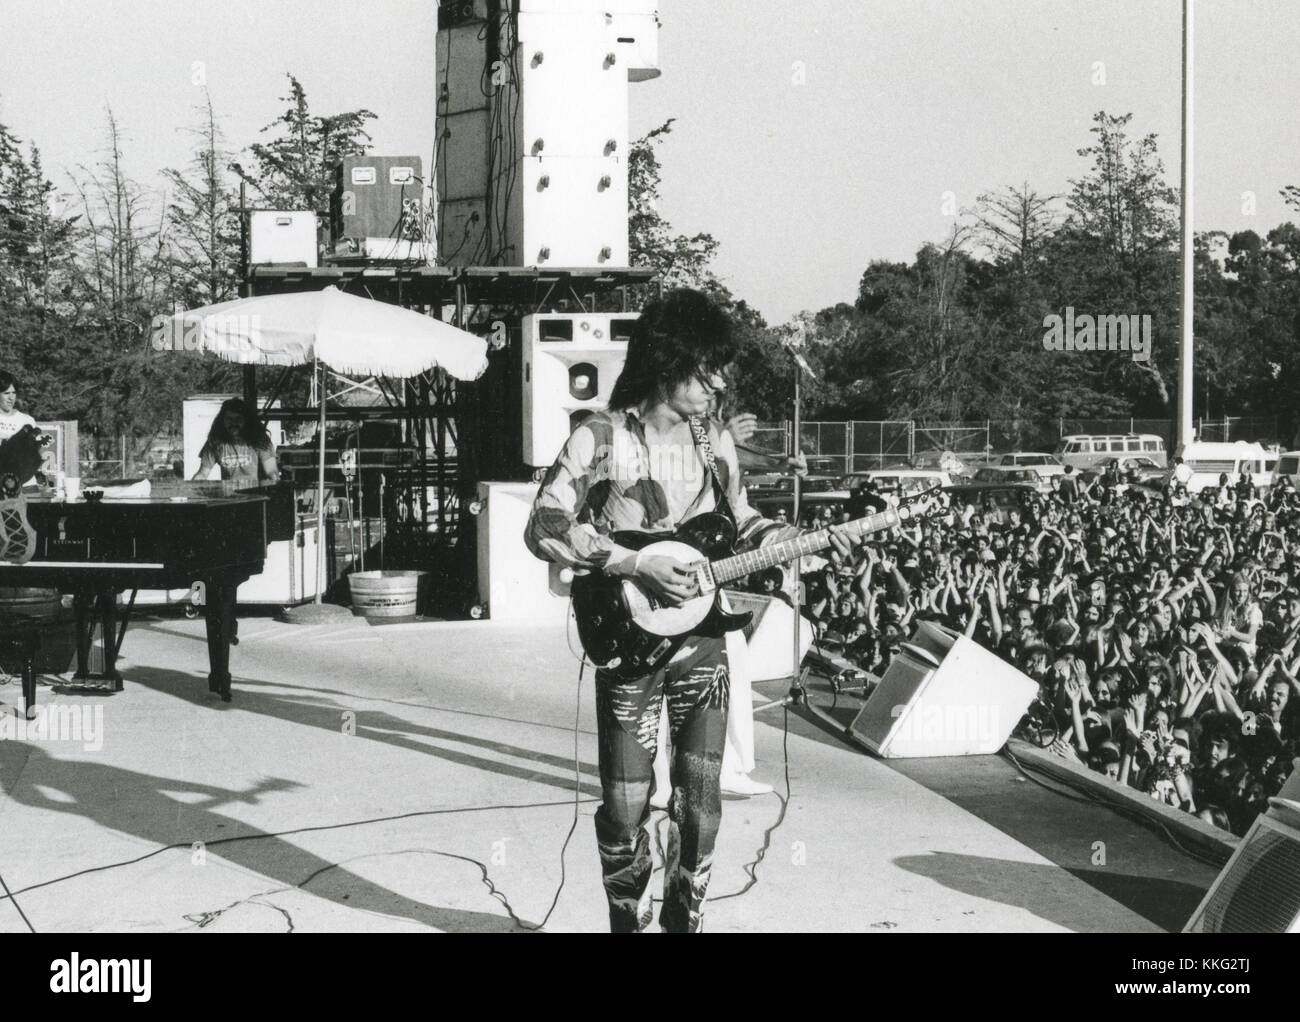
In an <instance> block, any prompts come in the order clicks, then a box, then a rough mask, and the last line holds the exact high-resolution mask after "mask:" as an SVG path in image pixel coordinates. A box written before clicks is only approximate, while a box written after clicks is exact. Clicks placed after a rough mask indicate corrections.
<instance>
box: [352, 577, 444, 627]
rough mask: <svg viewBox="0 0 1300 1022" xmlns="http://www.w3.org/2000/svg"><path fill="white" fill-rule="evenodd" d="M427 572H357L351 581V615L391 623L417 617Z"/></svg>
mask: <svg viewBox="0 0 1300 1022" xmlns="http://www.w3.org/2000/svg"><path fill="white" fill-rule="evenodd" d="M426 574H428V572H424V571H354V572H353V573H352V574H351V575H349V576H348V577H347V578H348V589H349V591H350V592H351V594H352V613H353V614H359V615H361V616H362V617H366V618H376V619H378V620H381V621H391V620H393V619H394V618H408V617H415V603H416V597H417V596H418V595H419V592H420V579H422V578H423V577H424V576H425V575H426Z"/></svg>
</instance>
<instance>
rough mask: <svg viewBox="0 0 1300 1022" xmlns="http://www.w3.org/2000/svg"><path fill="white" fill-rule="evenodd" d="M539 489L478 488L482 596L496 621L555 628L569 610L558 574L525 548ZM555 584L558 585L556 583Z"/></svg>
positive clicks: (492, 485) (487, 485)
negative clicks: (560, 593)
mask: <svg viewBox="0 0 1300 1022" xmlns="http://www.w3.org/2000/svg"><path fill="white" fill-rule="evenodd" d="M537 490H538V487H537V484H536V483H479V484H478V504H479V512H478V591H479V599H480V601H481V602H485V603H486V604H487V612H488V617H490V618H491V619H492V620H493V621H520V622H538V623H553V622H557V621H563V620H564V617H565V614H566V613H567V611H568V608H569V602H568V597H567V594H565V595H558V594H557V593H555V592H552V585H553V584H554V586H555V589H557V590H560V591H561V592H562V589H561V586H560V585H559V582H558V577H557V576H558V572H556V571H553V570H552V568H551V566H550V565H549V564H548V563H547V562H546V561H542V560H539V559H538V558H536V557H534V556H533V555H532V553H531V552H530V551H529V550H528V547H527V546H525V545H524V529H525V528H526V527H527V525H528V516H529V514H530V512H531V511H532V509H533V501H534V500H535V499H536V497H537ZM553 578H555V582H554V583H553V581H552V580H553Z"/></svg>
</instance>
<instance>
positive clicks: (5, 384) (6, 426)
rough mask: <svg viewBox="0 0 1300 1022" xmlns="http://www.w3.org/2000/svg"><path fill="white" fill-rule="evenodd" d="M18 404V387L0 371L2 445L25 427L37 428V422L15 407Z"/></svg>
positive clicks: (0, 434) (10, 377)
mask: <svg viewBox="0 0 1300 1022" xmlns="http://www.w3.org/2000/svg"><path fill="white" fill-rule="evenodd" d="M17 403H18V387H17V384H16V383H15V382H14V378H13V377H12V376H11V375H9V374H8V373H6V372H3V371H0V443H3V442H4V441H6V440H8V439H9V438H10V437H11V436H13V435H14V434H15V433H17V432H18V431H19V430H20V429H22V428H23V427H24V426H35V425H36V420H35V419H33V418H32V417H31V416H30V415H28V414H27V413H26V412H20V411H18V409H17V408H15V407H14V406H15V405H17Z"/></svg>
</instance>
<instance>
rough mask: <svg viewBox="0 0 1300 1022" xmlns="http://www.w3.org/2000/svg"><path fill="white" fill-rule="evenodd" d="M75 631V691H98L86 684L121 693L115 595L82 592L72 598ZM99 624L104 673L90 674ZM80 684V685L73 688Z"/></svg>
mask: <svg viewBox="0 0 1300 1022" xmlns="http://www.w3.org/2000/svg"><path fill="white" fill-rule="evenodd" d="M72 606H73V609H74V611H75V612H76V627H77V673H76V674H75V675H73V679H72V680H73V682H74V687H86V688H100V687H101V686H98V685H85V684H84V683H85V682H89V681H108V682H112V686H113V691H114V692H121V691H122V676H121V675H120V674H118V673H117V593H116V592H115V591H114V590H112V589H99V590H95V591H94V592H89V591H82V592H78V593H76V594H75V595H74V596H73V600H72ZM96 624H98V625H99V627H100V631H101V638H102V639H103V643H104V670H103V673H101V674H95V675H92V674H91V673H90V647H91V644H92V642H93V639H94V632H95V625H96ZM76 682H81V683H82V685H80V686H77V685H75V683H76Z"/></svg>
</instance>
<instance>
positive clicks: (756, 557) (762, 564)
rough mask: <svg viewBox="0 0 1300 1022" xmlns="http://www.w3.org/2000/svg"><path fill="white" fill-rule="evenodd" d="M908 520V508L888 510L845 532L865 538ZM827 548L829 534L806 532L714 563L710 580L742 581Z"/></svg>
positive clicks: (847, 525)
mask: <svg viewBox="0 0 1300 1022" xmlns="http://www.w3.org/2000/svg"><path fill="white" fill-rule="evenodd" d="M910 517H911V512H910V511H909V509H908V508H907V507H903V508H890V509H889V510H888V511H882V512H880V514H876V515H868V516H867V517H866V518H859V519H857V520H856V521H852V522H849V523H847V524H846V525H845V529H847V530H848V531H849V532H850V533H853V534H855V535H858V536H867V535H870V534H871V533H873V532H879V531H880V530H882V529H888V528H890V527H891V526H894V525H898V524H899V523H900V522H905V521H907V519H908V518H910ZM830 545H831V534H830V531H829V530H827V529H817V530H816V531H814V532H805V533H803V534H802V535H800V536H797V537H795V538H794V539H788V540H786V541H785V542H783V543H772V544H770V545H769V546H761V547H759V548H758V549H757V550H751V551H749V552H748V553H743V554H736V555H734V556H732V557H724V558H722V559H721V560H717V561H713V562H712V563H711V565H710V568H711V570H712V571H713V580H714V581H715V582H716V583H717V584H718V585H719V586H721V585H725V584H726V583H728V582H730V581H731V580H732V579H737V578H743V577H744V576H745V575H749V574H752V573H753V572H755V571H763V570H764V569H766V568H772V567H775V566H776V565H778V564H784V563H785V562H786V561H793V560H794V559H795V558H796V557H803V556H804V555H805V554H815V553H816V552H817V551H818V550H825V549H826V548H827V547H828V546H830Z"/></svg>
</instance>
